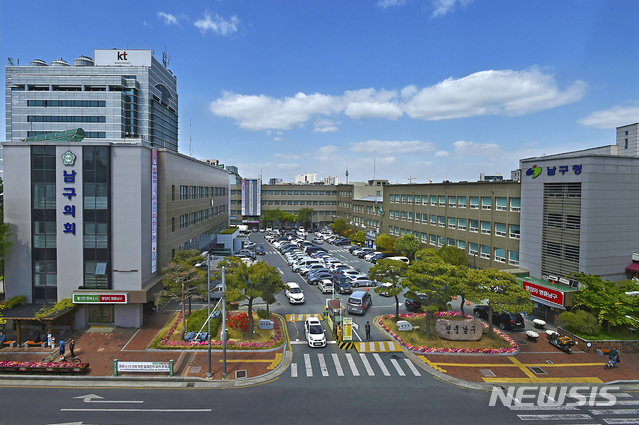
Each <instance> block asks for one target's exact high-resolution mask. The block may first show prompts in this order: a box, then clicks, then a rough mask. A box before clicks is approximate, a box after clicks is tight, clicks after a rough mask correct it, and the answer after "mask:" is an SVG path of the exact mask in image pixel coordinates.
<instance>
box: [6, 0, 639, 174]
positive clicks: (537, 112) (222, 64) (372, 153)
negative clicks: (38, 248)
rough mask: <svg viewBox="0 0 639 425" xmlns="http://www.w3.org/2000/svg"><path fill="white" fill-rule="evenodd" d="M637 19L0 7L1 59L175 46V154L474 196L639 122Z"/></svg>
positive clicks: (265, 5) (114, 4) (154, 6)
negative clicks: (446, 188) (465, 189)
mask: <svg viewBox="0 0 639 425" xmlns="http://www.w3.org/2000/svg"><path fill="white" fill-rule="evenodd" d="M638 16H639V2H637V1H634V0H628V1H614V0H605V1H604V0H587V1H586V0H583V1H577V0H565V1H561V0H535V1H532V0H531V1H524V0H522V1H512V0H422V1H418V0H379V1H378V0H370V1H363V0H349V1H344V0H341V1H332V0H324V1H314V0H308V1H299V0H289V1H277V0H268V1H267V0H222V1H213V0H210V1H188V2H175V1H154V2H142V1H126V2H125V1H119V0H116V1H108V2H87V1H65V2H52V1H28V2H17V1H11V2H10V1H4V0H2V1H0V19H1V24H2V25H1V27H2V29H1V30H0V31H1V38H0V50H2V55H0V57H2V58H3V60H6V58H9V57H11V58H13V59H14V61H15V60H17V59H19V60H20V64H25V65H26V64H28V62H29V61H30V60H32V59H34V58H40V59H44V60H45V61H47V62H51V61H52V60H54V59H58V58H63V59H65V60H67V61H69V62H72V61H73V59H74V58H76V57H78V56H80V55H87V56H91V57H92V56H93V49H96V48H97V49H103V48H129V49H134V48H135V49H154V50H155V56H156V58H158V59H161V57H162V51H164V50H165V48H166V51H167V52H168V54H169V55H170V56H171V60H170V64H169V68H170V69H171V70H172V71H173V72H174V74H175V75H177V78H178V94H179V114H180V152H182V153H185V154H189V153H192V155H193V156H195V157H198V158H217V159H219V160H220V161H221V162H222V163H224V164H229V165H236V166H238V167H239V169H240V173H241V174H242V175H243V176H244V177H248V178H255V177H259V176H260V175H261V176H262V177H263V178H264V179H269V178H271V177H277V178H283V179H284V180H285V181H287V180H289V181H290V180H292V179H293V178H294V176H295V175H296V174H301V173H305V172H309V173H310V172H316V173H317V176H318V177H325V176H333V175H336V176H338V177H340V179H341V180H342V181H344V173H345V171H346V170H347V169H348V171H349V174H350V176H349V180H350V181H365V180H368V179H372V178H373V177H376V178H384V179H388V180H390V181H391V182H393V183H395V182H398V183H408V179H409V178H410V177H414V178H415V179H414V180H413V182H428V181H429V180H431V179H432V181H434V182H438V181H442V180H451V181H459V180H469V181H473V180H477V179H478V178H479V173H480V172H485V173H486V174H495V173H503V174H504V176H506V177H507V178H509V177H510V171H511V170H514V169H516V168H517V166H518V159H520V158H525V157H530V156H538V155H542V154H551V153H557V152H562V151H566V150H575V149H585V148H589V147H594V146H601V145H607V144H613V143H614V141H615V130H614V128H615V127H616V126H619V125H624V124H630V123H634V122H638V121H639V91H638V88H639V78H638V76H639V73H638V71H639V66H638V65H639V62H638V61H639V55H638V54H637V52H639V49H638V47H639V46H638V43H639V29H638V27H639V26H638V25H637V24H636V20H637V17H638ZM0 107H1V108H2V110H1V111H0V112H1V113H2V114H3V115H4V103H3V104H2V106H0ZM2 134H3V136H4V131H3V132H2ZM189 139H191V140H192V142H191V147H189Z"/></svg>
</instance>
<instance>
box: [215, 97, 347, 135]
mask: <svg viewBox="0 0 639 425" xmlns="http://www.w3.org/2000/svg"><path fill="white" fill-rule="evenodd" d="M211 111H212V112H213V113H214V114H215V115H218V116H224V117H230V118H233V119H235V120H236V121H237V122H238V123H239V125H240V127H241V128H246V129H249V130H267V129H281V130H288V129H290V128H291V127H293V126H298V125H303V124H304V123H306V122H307V121H308V120H309V119H311V117H312V116H313V115H315V114H324V115H328V114H333V113H337V112H339V105H338V104H336V102H335V100H334V98H333V97H332V96H326V95H322V94H312V95H306V94H304V93H298V94H296V95H295V96H294V97H287V98H285V99H284V100H279V99H274V98H272V97H268V96H264V95H260V96H246V95H239V94H234V93H224V96H222V98H220V99H218V100H216V101H214V102H213V103H211Z"/></svg>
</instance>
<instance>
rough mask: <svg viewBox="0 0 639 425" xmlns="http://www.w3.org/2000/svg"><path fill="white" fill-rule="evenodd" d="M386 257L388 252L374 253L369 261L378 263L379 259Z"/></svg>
mask: <svg viewBox="0 0 639 425" xmlns="http://www.w3.org/2000/svg"><path fill="white" fill-rule="evenodd" d="M386 257H388V254H376V255H373V256H372V257H371V259H370V260H369V261H370V262H371V263H373V264H377V260H381V259H383V258H386Z"/></svg>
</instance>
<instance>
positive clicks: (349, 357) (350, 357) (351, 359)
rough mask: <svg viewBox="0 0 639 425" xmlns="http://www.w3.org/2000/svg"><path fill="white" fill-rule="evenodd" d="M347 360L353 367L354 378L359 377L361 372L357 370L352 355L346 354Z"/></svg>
mask: <svg viewBox="0 0 639 425" xmlns="http://www.w3.org/2000/svg"><path fill="white" fill-rule="evenodd" d="M346 360H348V365H349V366H350V367H351V373H352V374H353V376H359V370H357V366H355V360H353V356H352V355H351V353H346Z"/></svg>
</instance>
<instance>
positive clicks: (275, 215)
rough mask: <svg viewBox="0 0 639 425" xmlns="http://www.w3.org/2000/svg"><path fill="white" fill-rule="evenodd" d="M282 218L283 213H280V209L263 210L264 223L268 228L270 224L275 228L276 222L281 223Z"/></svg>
mask: <svg viewBox="0 0 639 425" xmlns="http://www.w3.org/2000/svg"><path fill="white" fill-rule="evenodd" d="M281 217H282V211H280V209H279V208H277V209H274V210H263V211H262V222H263V223H264V224H265V225H266V226H268V225H269V223H270V225H271V227H275V226H273V224H274V223H275V222H276V221H278V222H279V221H281V220H280V218H281Z"/></svg>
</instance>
